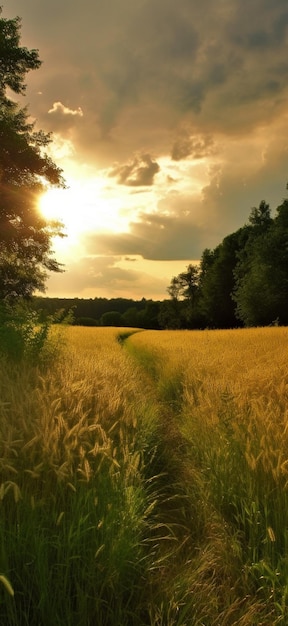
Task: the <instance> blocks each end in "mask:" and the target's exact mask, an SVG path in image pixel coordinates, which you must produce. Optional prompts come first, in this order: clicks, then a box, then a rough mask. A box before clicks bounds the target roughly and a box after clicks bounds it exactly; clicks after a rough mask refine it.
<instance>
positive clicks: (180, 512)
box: [119, 331, 205, 575]
mask: <svg viewBox="0 0 288 626" xmlns="http://www.w3.org/2000/svg"><path fill="white" fill-rule="evenodd" d="M136 332H137V331H136ZM140 332H145V331H140ZM132 334H135V333H134V332H133V333H127V334H125V335H124V334H123V335H121V337H119V341H120V343H122V346H123V349H125V350H127V352H128V353H129V355H130V356H131V358H132V359H134V360H135V362H136V364H137V367H140V370H141V379H142V380H143V385H145V394H146V396H148V395H149V397H150V398H151V399H152V401H153V405H154V407H155V415H156V419H157V427H156V437H157V441H156V442H155V444H156V445H155V448H156V453H155V454H154V459H153V463H152V465H151V464H149V467H148V471H149V473H150V474H151V475H153V476H157V477H158V478H157V483H158V489H159V494H160V497H159V503H158V507H157V516H158V519H159V521H160V522H161V523H162V524H164V525H166V526H167V528H169V531H170V532H171V535H172V536H173V541H174V549H175V547H176V543H177V549H176V550H175V553H176V552H177V564H176V562H175V568H176V569H177V570H178V571H179V565H180V564H181V562H182V564H183V566H184V565H185V566H187V561H188V560H189V559H192V557H193V554H194V553H195V551H197V553H198V550H199V538H201V537H202V535H203V531H204V518H203V511H201V506H199V503H200V502H202V503H203V501H204V500H203V497H202V494H203V490H204V489H205V487H204V483H203V479H202V477H201V475H200V474H199V471H198V470H196V469H195V468H194V467H193V465H192V463H191V458H189V455H188V454H187V453H188V450H189V443H188V441H187V440H186V439H185V437H184V436H183V434H182V433H181V430H180V426H179V422H180V420H181V410H182V391H183V389H182V380H181V377H179V376H178V375H177V373H175V377H174V378H173V377H172V378H171V379H170V380H164V379H163V377H162V374H161V359H160V358H159V359H158V358H156V356H155V354H153V352H150V351H149V350H148V349H147V350H145V352H144V351H143V350H138V349H136V348H135V346H133V344H132V342H130V341H129V338H130V337H131V335H132ZM196 538H197V545H196ZM168 550H169V548H168ZM188 555H189V558H188ZM170 567H171V568H172V569H171V570H170V575H171V574H172V572H173V567H172V563H170Z"/></svg>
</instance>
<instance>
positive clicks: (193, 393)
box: [0, 327, 288, 626]
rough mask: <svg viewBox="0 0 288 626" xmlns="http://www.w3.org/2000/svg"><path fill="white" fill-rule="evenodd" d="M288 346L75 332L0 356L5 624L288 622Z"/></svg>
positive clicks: (1, 611)
mask: <svg viewBox="0 0 288 626" xmlns="http://www.w3.org/2000/svg"><path fill="white" fill-rule="evenodd" d="M63 333H64V334H65V337H63ZM287 337H288V331H287V329H285V328H269V329H249V330H241V331H240V330H239V331H191V332H190V331H189V332H187V331H173V332H170V331H163V332H160V331H141V332H137V331H136V329H123V330H122V329H120V330H119V329H113V328H81V327H67V328H65V330H64V331H62V336H61V341H60V343H61V345H60V346H59V349H58V350H56V349H55V338H54V344H53V346H54V347H53V355H54V357H53V362H52V361H51V359H48V360H47V359H46V360H45V361H44V364H43V363H42V365H41V366H40V365H33V363H32V362H30V361H29V362H26V363H25V367H23V363H22V364H21V362H17V361H13V362H9V363H8V362H7V361H6V360H5V358H4V357H3V358H1V360H0V622H1V623H3V624H5V626H6V625H7V626H12V625H13V626H20V625H21V626H22V625H26V624H27V625H28V624H29V626H36V625H37V626H39V625H41V626H46V625H47V626H51V624H53V626H54V625H56V626H57V625H59V626H60V625H61V626H76V625H77V626H90V625H91V626H92V624H93V625H94V624H99V625H100V626H102V625H103V626H120V625H121V626H125V625H126V624H127V626H128V625H129V626H149V625H151V626H220V625H221V626H236V625H237V626H238V625H240V626H252V625H255V626H256V625H257V626H260V624H262V625H263V626H268V625H269V626H271V625H274V624H275V625H276V624H278V623H279V624H281V623H282V624H285V623H286V622H287V602H288V562H287V557H286V555H287V540H288V531H287V527H288V526H287V510H288V507H287V505H288V502H287V484H288V483H287V472H288V457H287V443H288V442H287V436H288V435H287V432H288V427H287V394H288V377H287V373H286V343H287ZM57 341H59V340H57ZM47 350H48V353H50V354H51V350H50V352H49V349H48V347H47Z"/></svg>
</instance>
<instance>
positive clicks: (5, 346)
mask: <svg viewBox="0 0 288 626" xmlns="http://www.w3.org/2000/svg"><path fill="white" fill-rule="evenodd" d="M52 323H53V318H52V317H51V318H47V319H46V320H45V322H41V323H40V322H39V318H38V314H37V313H36V312H35V311H32V310H30V309H29V307H28V305H27V304H24V303H21V304H17V305H10V304H7V303H6V302H4V301H2V302H1V303H0V354H2V355H5V356H6V357H8V358H9V359H12V360H13V361H20V360H22V359H28V360H30V361H32V362H33V363H39V362H40V361H41V360H42V361H43V360H45V358H47V357H48V353H49V352H51V349H52V343H51V342H50V339H49V337H48V336H49V331H50V327H51V325H52ZM48 344H49V348H48ZM54 347H55V345H54ZM50 356H51V355H50Z"/></svg>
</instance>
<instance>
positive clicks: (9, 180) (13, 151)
mask: <svg viewBox="0 0 288 626" xmlns="http://www.w3.org/2000/svg"><path fill="white" fill-rule="evenodd" d="M0 14H1V9H0ZM20 26H21V23H20V19H19V18H15V19H11V20H7V19H4V18H2V17H0V299H4V298H5V299H7V298H9V299H11V298H16V297H19V296H20V297H23V298H27V297H29V296H30V295H31V294H32V293H33V292H34V291H35V290H36V289H38V290H42V291H44V288H45V280H46V276H47V271H56V272H58V271H61V265H60V264H59V263H58V262H57V261H56V260H55V258H54V256H53V254H52V251H51V238H52V236H54V235H55V234H61V225H60V224H58V223H56V222H55V223H52V222H48V221H47V220H45V219H44V218H43V217H41V215H40V213H39V210H38V206H37V203H38V198H39V194H40V193H41V192H43V191H44V190H45V188H46V187H47V186H49V185H54V186H64V181H63V178H62V172H61V170H60V169H59V168H58V167H57V166H56V165H55V164H54V163H53V161H52V160H51V158H50V157H49V156H48V155H47V154H46V153H45V148H46V147H47V145H48V144H49V142H50V140H51V138H50V135H49V134H48V135H47V134H45V133H43V132H42V131H35V129H34V124H33V123H31V122H30V121H29V113H28V111H27V109H26V108H21V107H20V106H19V105H18V104H17V103H16V102H15V101H14V100H13V99H11V98H8V97H7V88H10V89H11V90H12V91H14V93H16V94H23V93H24V92H25V82H24V79H25V76H26V74H27V72H29V71H30V70H33V69H37V68H38V67H39V66H40V64H41V62H40V60H39V57H38V52H37V51H36V50H28V49H27V48H25V47H21V46H20Z"/></svg>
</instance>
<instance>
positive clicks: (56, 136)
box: [2, 0, 288, 300]
mask: <svg viewBox="0 0 288 626" xmlns="http://www.w3.org/2000/svg"><path fill="white" fill-rule="evenodd" d="M16 15H19V16H20V17H21V18H22V29H21V32H22V37H21V45H24V46H27V47H28V48H37V49H38V50H39V56H40V59H41V60H42V61H43V63H42V66H41V68H40V69H38V70H36V71H33V72H30V73H29V75H28V76H27V93H26V97H25V101H24V103H25V104H26V105H27V106H28V109H29V112H30V115H31V116H32V118H33V119H35V123H36V128H37V129H38V128H39V129H40V128H41V129H43V130H45V131H47V132H50V131H52V132H53V141H52V143H51V145H50V152H51V156H52V157H53V159H54V161H55V162H56V163H57V165H59V166H60V167H61V168H62V169H63V173H64V177H65V179H66V183H67V187H68V188H67V189H66V190H62V191H60V190H55V191H54V192H53V191H51V192H48V193H47V195H46V197H44V198H42V200H41V210H42V211H43V212H44V213H45V215H46V216H47V217H49V218H55V217H56V218H60V219H62V221H63V222H64V225H65V232H66V234H67V236H66V237H65V238H64V239H58V240H55V241H54V242H53V247H54V250H55V253H56V257H57V260H59V261H61V262H63V263H64V264H65V272H64V273H62V274H59V275H56V274H53V275H51V277H50V278H49V280H48V282H47V292H46V295H47V296H51V297H79V298H94V297H106V298H115V297H123V298H132V299H135V300H138V299H141V298H142V297H144V298H148V299H150V298H152V299H154V300H156V299H160V300H162V299H164V298H167V297H168V294H167V287H168V286H169V283H170V281H171V278H172V277H173V276H175V275H177V274H179V272H182V271H184V270H185V268H186V267H187V265H188V264H189V263H195V262H197V261H198V260H199V259H200V258H201V254H202V252H203V250H204V249H205V248H215V247H216V246H217V245H218V244H219V243H221V241H222V240H223V238H224V237H225V236H226V235H228V234H230V233H232V232H234V231H235V230H236V229H237V228H239V227H241V226H243V225H244V224H245V223H246V222H247V221H248V218H249V214H250V211H251V208H252V207H254V206H258V205H259V203H260V201H261V200H263V199H264V200H266V202H268V203H269V204H270V207H271V209H272V215H273V214H274V212H275V209H276V208H277V206H279V204H281V202H282V201H283V198H285V197H286V195H287V193H288V192H287V191H286V184H287V181H288V3H287V0H253V2H251V0H201V2H200V1H199V0H177V2H175V0H105V1H104V0H81V2H76V0H75V1H73V0H60V1H59V0H49V2H46V1H45V2H44V0H6V2H5V0H3V13H2V17H6V18H12V17H15V16H16ZM22 104H23V102H22V101H21V105H22Z"/></svg>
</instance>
